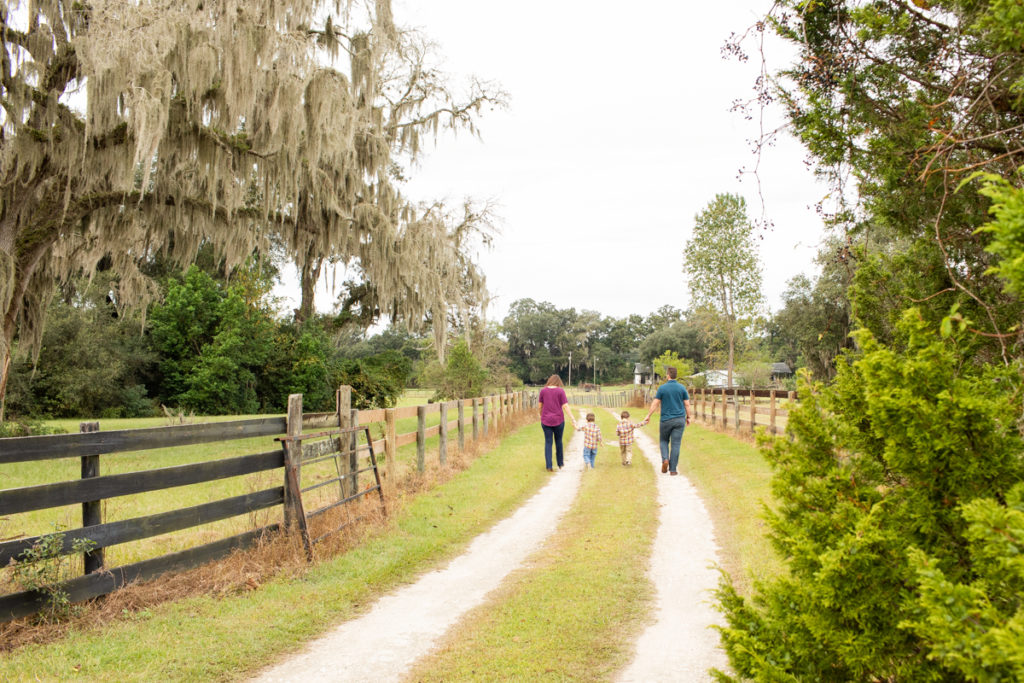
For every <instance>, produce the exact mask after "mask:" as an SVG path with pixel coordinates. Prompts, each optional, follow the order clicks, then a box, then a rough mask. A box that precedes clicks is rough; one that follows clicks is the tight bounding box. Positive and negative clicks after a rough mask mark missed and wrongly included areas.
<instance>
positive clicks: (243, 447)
mask: <svg viewBox="0 0 1024 683" xmlns="http://www.w3.org/2000/svg"><path fill="white" fill-rule="evenodd" d="M456 416H457V413H456V411H450V412H449V418H451V419H454V418H455V417H456ZM248 417H255V416H217V417H201V418H196V421H197V422H221V421H227V420H239V419H246V418H248ZM471 418H472V411H471V410H470V411H468V412H467V413H466V419H467V423H468V427H467V429H466V443H467V445H468V444H470V443H472V423H471V422H470V420H471ZM439 422H440V414H439V413H438V412H435V413H433V414H428V415H427V418H426V426H427V427H428V428H429V427H431V426H434V425H437V424H438V423H439ZM49 424H51V425H54V426H59V427H62V428H64V429H66V430H67V431H68V432H77V431H78V424H79V421H78V420H55V421H51V422H50V423H49ZM167 425H168V421H167V419H165V418H134V419H111V420H102V421H101V422H100V426H101V428H102V429H103V430H105V431H110V430H119V429H142V428H149V427H163V426H167ZM383 429H384V426H383V423H375V424H373V425H371V429H370V433H371V436H372V438H375V439H376V438H379V437H380V436H382V435H383ZM415 431H416V418H406V419H402V420H398V421H397V433H398V434H403V433H408V432H415ZM481 433H482V428H481ZM457 443H458V432H457V430H455V429H452V430H450V432H449V434H448V449H449V452H453V450H454V449H455V448H456V447H457ZM439 444H440V437H439V436H436V435H435V436H433V437H430V438H428V439H427V440H426V442H425V451H426V461H427V462H428V463H436V462H437V460H438V446H439ZM279 447H280V445H279V444H278V443H277V442H275V441H274V440H273V439H272V438H270V437H259V438H253V439H240V440H237V441H223V442H215V443H207V444H198V445H195V446H189V447H175V448H164V449H155V450H150V451H137V452H131V453H114V454H107V455H103V456H102V457H101V465H100V471H101V474H103V475H110V474H122V473H127V472H138V471H145V470H151V469H157V468H163V467H172V466H177V465H185V464H190V463H196V462H205V461H209V460H219V459H224V458H233V457H239V456H243V455H251V454H254V453H262V452H266V451H271V450H274V449H277V448H279ZM378 456H383V453H378ZM396 461H397V463H398V467H397V474H398V476H399V477H402V476H405V475H406V474H408V473H409V472H412V471H415V470H416V468H417V455H416V444H415V443H412V444H406V445H405V446H403V447H401V448H400V449H399V450H398V453H397V457H396ZM381 466H382V467H383V463H382V465H381ZM331 467H332V465H331V463H328V462H325V463H322V464H320V465H317V466H314V467H313V468H308V469H304V471H303V477H304V481H308V482H313V481H315V480H316V479H317V478H324V477H327V476H330V468H331ZM80 468H81V465H80V463H79V459H78V458H64V459H58V460H46V461H36V462H26V463H15V464H9V465H3V466H0V490H3V489H9V488H19V487H24V486H36V485H42V484H50V483H53V482H60V481H72V480H75V479H78V478H79V477H80V476H81V469H80ZM317 468H319V470H318V469H317ZM364 476H369V475H364ZM281 480H282V473H281V471H279V470H272V471H268V472H261V473H258V474H252V475H246V476H243V477H232V478H229V479H220V480H217V481H212V482H206V483H203V484H195V485H191V486H184V487H176V488H173V489H166V490H161V491H152V492H147V493H143V494H137V495H132V496H119V497H116V498H111V499H108V500H106V501H104V503H103V520H104V521H105V522H115V521H121V520H126V519H133V518H137V517H144V516H147V515H151V514H156V513H158V512H164V511H168V510H172V509H177V508H184V507H190V506H194V505H201V504H203V503H209V502H212V501H216V500H220V499H223V498H228V497H231V496H238V495H242V494H245V493H250V492H253V491H259V490H262V489H267V488H272V487H275V486H280V485H281ZM321 492H324V493H326V492H327V489H322V490H321ZM81 515H82V512H81V505H68V506H64V507H59V508H49V509H45V510H36V511H32V512H26V513H21V514H16V515H9V516H6V517H2V518H0V540H2V539H12V538H20V537H32V536H37V535H41V534H46V533H51V532H53V531H56V530H67V529H75V528H79V527H81V519H82V518H81ZM280 517H281V510H280V508H279V507H275V508H270V509H267V510H263V511H260V512H257V513H253V514H251V515H243V516H239V517H234V518H231V519H225V520H221V521H218V522H213V523H210V524H206V525H203V526H201V527H193V528H190V529H184V530H181V531H177V532H174V533H170V534H163V535H160V536H156V537H153V538H148V539H143V540H141V541H133V542H130V543H125V544H122V545H118V546H114V547H111V548H108V549H106V551H105V555H106V564H107V566H109V567H116V566H120V565H124V564H129V563H132V562H137V561H139V560H143V559H148V558H151V557H156V556H158V555H162V554H165V553H170V552H176V551H179V550H182V549H185V548H189V547H192V546H195V545H199V544H200V543H204V542H209V541H212V540H216V539H218V538H223V537H226V536H230V535H233V534H238V533H242V532H244V531H247V530H249V529H254V528H258V527H260V526H264V525H266V524H269V523H272V522H276V521H278V520H279V519H280ZM6 576H7V571H6V570H4V569H0V584H2V583H3V581H4V580H5V578H6Z"/></svg>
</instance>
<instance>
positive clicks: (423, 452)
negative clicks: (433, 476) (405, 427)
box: [416, 406, 427, 472]
mask: <svg viewBox="0 0 1024 683" xmlns="http://www.w3.org/2000/svg"><path fill="white" fill-rule="evenodd" d="M416 469H417V470H419V471H420V472H424V471H426V469H427V407H426V406H416Z"/></svg>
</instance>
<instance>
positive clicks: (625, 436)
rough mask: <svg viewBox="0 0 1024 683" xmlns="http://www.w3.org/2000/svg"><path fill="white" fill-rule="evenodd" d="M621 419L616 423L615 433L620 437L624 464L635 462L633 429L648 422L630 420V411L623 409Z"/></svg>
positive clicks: (620, 449) (620, 448)
mask: <svg viewBox="0 0 1024 683" xmlns="http://www.w3.org/2000/svg"><path fill="white" fill-rule="evenodd" d="M619 417H620V418H621V420H620V421H619V423H618V424H616V425H615V433H616V434H617V435H618V437H619V454H620V455H621V456H622V464H623V465H632V464H633V430H634V429H636V428H637V427H643V426H644V425H645V424H647V420H641V421H640V422H630V421H629V411H628V410H623V411H622V415H620V416H619Z"/></svg>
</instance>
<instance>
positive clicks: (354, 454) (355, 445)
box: [348, 408, 373, 496]
mask: <svg viewBox="0 0 1024 683" xmlns="http://www.w3.org/2000/svg"><path fill="white" fill-rule="evenodd" d="M350 414H351V415H352V419H351V420H349V426H350V427H358V426H359V411H358V410H356V409H355V408H353V409H352V412H351V413H350ZM366 438H367V439H372V438H373V437H372V436H369V435H367V437H366ZM348 441H349V458H348V461H349V467H350V469H349V473H350V474H351V477H350V478H351V481H352V486H351V487H349V491H350V493H349V495H350V496H354V495H356V494H357V493H359V432H352V433H351V434H349V439H348Z"/></svg>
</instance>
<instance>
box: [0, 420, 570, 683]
mask: <svg viewBox="0 0 1024 683" xmlns="http://www.w3.org/2000/svg"><path fill="white" fill-rule="evenodd" d="M542 443H543V441H542V437H541V433H540V428H539V426H537V424H536V423H534V424H529V425H527V426H525V427H522V428H520V429H518V430H517V431H515V432H513V433H511V434H510V435H509V436H507V437H506V438H505V439H504V440H503V441H502V442H501V444H500V445H499V446H498V447H496V448H495V449H493V450H492V451H490V452H489V453H486V454H485V455H483V456H481V457H480V458H478V459H477V460H476V461H475V462H474V463H473V464H472V466H471V467H469V469H467V470H465V471H463V472H461V473H459V474H457V475H455V476H454V477H453V478H452V479H451V480H450V481H448V482H446V483H444V484H442V485H440V486H438V487H436V488H434V489H431V490H428V491H425V492H423V493H420V494H418V495H417V496H415V497H414V498H412V499H411V500H408V501H406V502H405V504H404V505H403V506H402V509H401V510H400V511H399V512H398V513H397V514H395V515H394V517H393V519H392V520H391V522H390V523H388V524H387V525H386V527H384V528H383V529H379V530H377V531H375V532H373V533H371V534H370V535H369V537H368V538H366V539H365V540H364V541H363V542H362V543H360V544H359V545H358V546H357V547H355V548H353V549H352V550H350V551H348V552H346V553H344V554H343V555H340V556H338V557H335V558H333V559H330V560H326V561H324V562H323V563H322V564H320V565H318V566H316V567H313V568H311V569H310V570H309V571H307V572H305V573H303V574H302V575H301V576H299V577H295V578H279V579H275V580H273V581H270V582H268V583H266V584H264V585H263V586H261V587H260V588H259V589H258V590H254V591H250V592H245V593H242V594H234V595H231V596H228V597H221V598H217V597H205V596H204V597H199V598H191V599H186V600H180V601H176V602H172V603H166V604H161V605H157V606H154V607H152V608H148V609H144V610H141V611H138V612H135V613H131V614H126V615H125V618H124V620H120V621H117V622H115V623H112V624H108V625H106V626H103V627H97V628H86V629H83V630H75V631H71V632H70V633H68V634H67V635H66V636H65V637H63V638H60V639H59V640H57V641H54V642H51V643H48V644H45V645H27V646H25V647H22V648H19V649H17V650H15V651H13V652H8V653H5V654H3V655H0V680H4V681H21V680H67V679H72V678H80V679H81V680H89V681H130V680H139V681H151V680H204V681H206V680H233V679H237V678H242V677H245V676H246V675H247V674H251V673H253V672H255V671H256V670H258V669H260V668H261V667H262V666H265V665H267V664H269V663H271V662H272V661H274V660H275V659H276V658H278V657H279V656H280V655H281V654H283V653H285V652H287V651H290V650H294V649H296V648H298V647H299V646H300V645H302V644H303V643H304V642H305V641H306V640H308V639H310V638H312V637H314V636H316V635H318V634H320V633H322V632H323V631H325V630H326V629H328V628H330V627H331V626H332V625H334V624H337V623H339V622H341V621H344V620H346V619H348V618H351V617H353V616H355V615H357V614H358V613H360V611H361V610H362V609H363V608H365V607H368V606H369V604H371V603H372V602H373V601H374V600H375V599H376V598H377V597H378V596H379V595H380V594H382V593H384V592H386V591H388V590H389V589H391V588H393V587H395V586H396V585H399V584H401V583H402V582H405V581H409V580H412V579H414V578H415V576H416V575H418V574H419V573H421V572H423V571H424V570H427V569H429V568H432V567H436V566H438V565H439V564H441V563H443V562H444V561H446V560H448V559H450V558H451V557H453V556H455V555H457V554H458V553H459V552H460V551H462V550H463V549H464V548H465V547H466V545H468V543H469V542H470V541H471V540H472V539H473V538H474V537H476V536H477V535H478V534H480V533H482V532H484V531H486V530H487V529H488V528H490V527H491V526H493V525H494V524H495V523H496V522H497V521H499V520H501V519H503V518H505V517H507V516H508V515H509V514H511V512H512V511H513V510H515V508H517V507H518V506H519V505H520V504H522V503H523V502H524V501H525V500H526V499H527V498H529V497H530V496H531V495H532V494H533V493H535V492H536V491H537V490H538V489H539V488H540V487H541V486H542V485H543V484H544V483H545V481H546V478H547V477H548V476H550V475H549V474H548V473H547V472H545V471H544V467H543V458H542V448H543V446H542ZM381 647H387V642H386V641H385V642H382V643H381ZM354 665H356V666H357V665H358V664H357V663H355V664H354Z"/></svg>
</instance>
